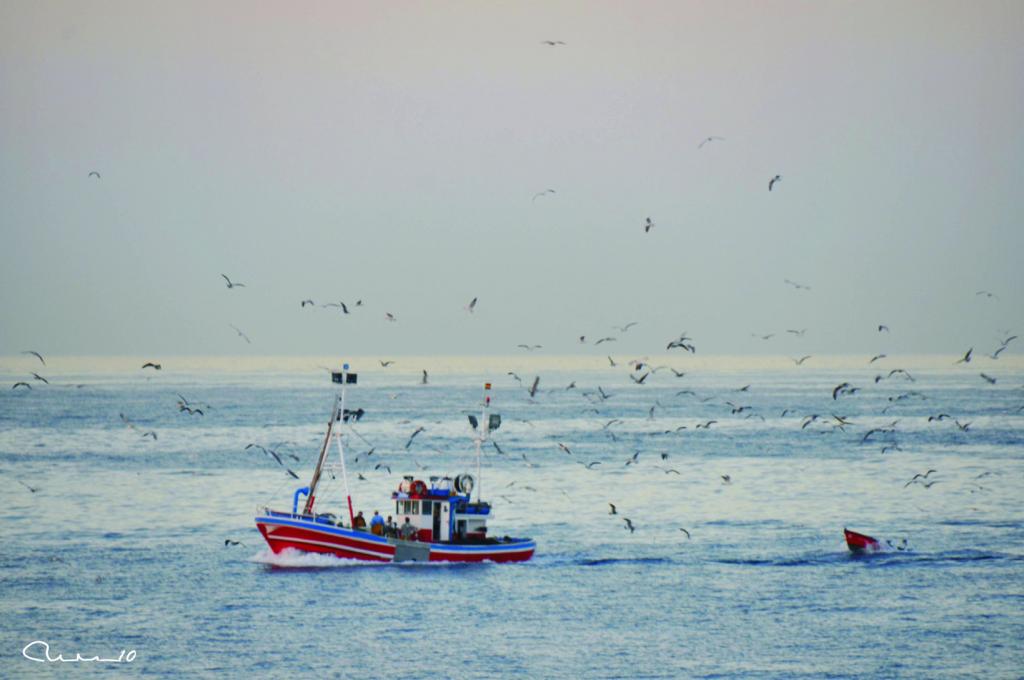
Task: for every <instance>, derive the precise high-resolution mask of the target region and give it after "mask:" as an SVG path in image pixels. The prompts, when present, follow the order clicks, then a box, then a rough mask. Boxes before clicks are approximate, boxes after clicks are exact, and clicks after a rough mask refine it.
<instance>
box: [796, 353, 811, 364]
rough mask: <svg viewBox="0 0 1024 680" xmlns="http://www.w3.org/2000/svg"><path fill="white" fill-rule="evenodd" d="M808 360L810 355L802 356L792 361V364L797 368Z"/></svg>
mask: <svg viewBox="0 0 1024 680" xmlns="http://www.w3.org/2000/svg"><path fill="white" fill-rule="evenodd" d="M810 358H811V355H810V354H805V355H804V356H802V357H800V358H799V359H793V363H794V364H796V365H797V366H801V365H803V363H804V362H805V361H807V360H808V359H810Z"/></svg>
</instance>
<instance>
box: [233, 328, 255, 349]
mask: <svg viewBox="0 0 1024 680" xmlns="http://www.w3.org/2000/svg"><path fill="white" fill-rule="evenodd" d="M228 325H229V326H231V327H232V328H234V329H235V332H236V333H238V337H240V338H242V339H244V340H245V341H246V343H248V344H250V345H251V344H252V340H250V339H249V336H248V335H246V334H245V333H243V332H242V331H241V330H239V328H238V327H237V326H233V325H231V324H228Z"/></svg>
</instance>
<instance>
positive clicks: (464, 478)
mask: <svg viewBox="0 0 1024 680" xmlns="http://www.w3.org/2000/svg"><path fill="white" fill-rule="evenodd" d="M455 490H456V491H458V492H459V493H464V494H466V495H467V496H468V495H469V494H471V493H473V475H459V476H458V477H456V478H455Z"/></svg>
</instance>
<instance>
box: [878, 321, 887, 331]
mask: <svg viewBox="0 0 1024 680" xmlns="http://www.w3.org/2000/svg"><path fill="white" fill-rule="evenodd" d="M882 331H885V332H886V333H888V332H889V327H888V326H886V325H885V324H884V323H880V324H878V332H879V333H881V332H882Z"/></svg>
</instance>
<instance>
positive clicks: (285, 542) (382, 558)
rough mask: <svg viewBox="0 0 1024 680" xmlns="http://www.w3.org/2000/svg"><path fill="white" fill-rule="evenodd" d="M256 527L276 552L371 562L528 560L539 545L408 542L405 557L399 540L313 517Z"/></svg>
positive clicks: (271, 518)
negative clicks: (411, 553)
mask: <svg viewBox="0 0 1024 680" xmlns="http://www.w3.org/2000/svg"><path fill="white" fill-rule="evenodd" d="M256 526H257V528H258V529H259V530H260V533H261V534H262V535H263V538H264V539H265V540H266V541H267V545H269V546H270V549H271V550H273V551H274V552H275V553H280V552H283V551H284V550H287V549H289V548H291V549H293V550H300V551H303V552H308V553H321V554H327V555H334V556H335V557H340V558H344V559H352V560H364V561H369V562H400V561H405V560H407V559H411V560H413V561H430V562H525V561H527V560H529V559H530V558H531V557H533V553H534V550H535V549H536V544H535V543H534V542H533V541H531V540H529V539H508V540H506V541H501V542H496V543H487V544H448V543H426V542H423V543H407V542H402V543H404V544H405V545H406V546H411V547H412V548H413V551H414V552H415V553H416V557H413V558H409V557H403V554H402V552H401V551H400V550H397V549H396V546H397V544H398V543H399V542H397V541H395V540H394V539H387V538H384V537H381V536H375V535H373V534H370V533H367V532H364V531H354V530H352V529H345V528H343V527H338V526H334V525H332V524H329V523H324V522H317V521H315V520H313V519H311V518H306V517H298V516H295V515H292V516H284V513H282V514H281V515H279V514H277V513H274V514H271V515H264V516H260V517H257V518H256Z"/></svg>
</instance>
